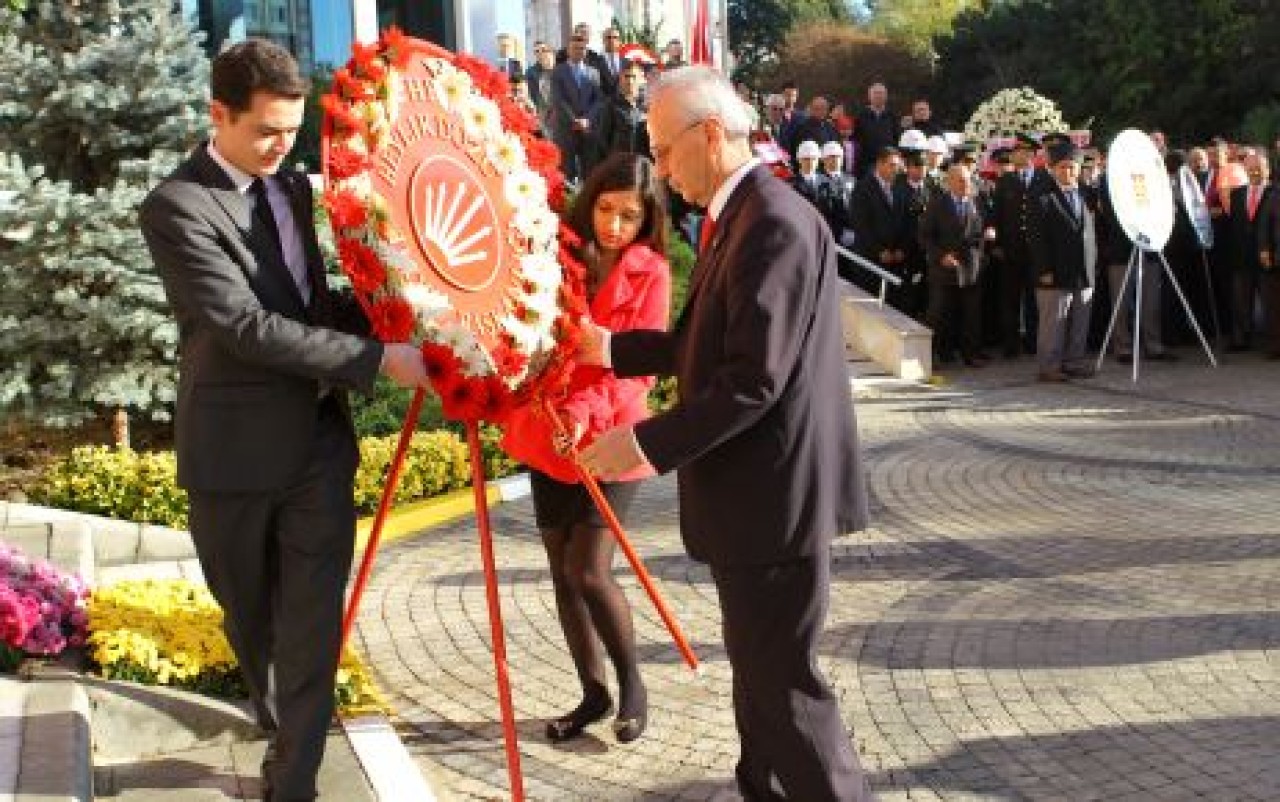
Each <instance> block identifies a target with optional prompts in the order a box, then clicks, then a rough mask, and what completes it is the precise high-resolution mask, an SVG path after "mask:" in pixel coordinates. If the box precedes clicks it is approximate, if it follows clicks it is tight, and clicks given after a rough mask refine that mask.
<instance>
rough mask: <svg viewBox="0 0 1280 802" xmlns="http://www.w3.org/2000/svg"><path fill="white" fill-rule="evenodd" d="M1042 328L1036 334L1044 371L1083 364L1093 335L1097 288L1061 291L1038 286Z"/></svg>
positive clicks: (1037, 347) (1041, 367)
mask: <svg viewBox="0 0 1280 802" xmlns="http://www.w3.org/2000/svg"><path fill="white" fill-rule="evenodd" d="M1036 306H1037V307H1038V308H1039V310H1040V327H1039V329H1038V331H1037V334H1036V362H1037V363H1038V364H1039V366H1040V370H1042V371H1049V370H1061V369H1062V368H1063V367H1064V366H1083V363H1084V361H1085V348H1086V345H1087V340H1088V338H1089V314H1090V312H1091V311H1092V309H1093V288H1092V287H1086V288H1085V289H1082V290H1057V289H1044V288H1041V287H1037V288H1036Z"/></svg>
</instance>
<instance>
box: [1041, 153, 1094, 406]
mask: <svg viewBox="0 0 1280 802" xmlns="http://www.w3.org/2000/svg"><path fill="white" fill-rule="evenodd" d="M1081 158H1082V154H1081V153H1080V149H1079V148H1077V147H1076V146H1075V145H1073V144H1071V143H1070V142H1066V143H1063V144H1058V145H1054V146H1053V147H1052V148H1050V149H1049V163H1050V168H1051V169H1052V171H1053V177H1054V179H1055V180H1054V183H1053V186H1052V188H1050V189H1049V190H1048V191H1046V192H1044V193H1042V194H1041V195H1040V196H1039V197H1037V198H1036V199H1035V202H1034V203H1033V205H1032V208H1031V218H1030V241H1031V262H1032V265H1033V269H1034V271H1035V287H1036V306H1037V307H1038V308H1039V311H1040V328H1039V332H1038V334H1037V335H1036V349H1037V350H1036V360H1037V362H1038V363H1039V373H1038V374H1037V378H1038V379H1039V380H1040V381H1044V382H1060V381H1065V380H1066V378H1067V377H1069V376H1070V377H1077V378H1084V377H1087V376H1091V375H1092V374H1093V368H1092V367H1090V366H1089V365H1088V364H1086V362H1085V358H1086V354H1085V348H1086V341H1087V338H1088V336H1089V315H1090V314H1091V312H1092V309H1093V289H1094V282H1095V277H1096V273H1097V263H1098V242H1097V234H1096V227H1095V216H1096V215H1097V212H1098V204H1097V196H1096V195H1095V194H1094V193H1093V191H1092V190H1090V189H1089V188H1087V187H1082V186H1080V183H1079V179H1080V161H1081Z"/></svg>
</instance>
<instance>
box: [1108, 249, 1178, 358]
mask: <svg viewBox="0 0 1280 802" xmlns="http://www.w3.org/2000/svg"><path fill="white" fill-rule="evenodd" d="M1138 258H1139V259H1142V260H1143V264H1142V286H1141V287H1140V288H1139V289H1140V291H1141V292H1142V320H1141V323H1142V326H1141V329H1142V349H1143V351H1144V352H1145V353H1147V354H1161V353H1164V338H1163V337H1162V335H1161V333H1160V318H1161V307H1160V288H1161V287H1162V286H1163V285H1164V277H1163V272H1164V267H1163V266H1162V265H1161V264H1160V260H1158V259H1148V258H1147V255H1146V254H1145V253H1142V254H1139V256H1138ZM1127 268H1128V265H1127V264H1123V265H1120V264H1115V265H1107V283H1108V284H1110V286H1111V308H1112V309H1115V308H1117V307H1119V309H1120V314H1119V315H1118V316H1117V317H1116V327H1115V330H1114V331H1112V333H1111V343H1112V347H1111V350H1112V353H1115V354H1120V355H1122V356H1128V355H1129V354H1132V353H1133V330H1132V328H1133V307H1132V306H1131V305H1130V302H1131V301H1133V300H1134V296H1133V288H1134V286H1135V285H1137V283H1138V266H1137V265H1134V266H1133V273H1131V274H1130V275H1129V286H1128V287H1126V288H1125V293H1124V298H1123V299H1122V298H1121V297H1120V284H1121V282H1123V281H1124V272H1125V270H1126V269H1127Z"/></svg>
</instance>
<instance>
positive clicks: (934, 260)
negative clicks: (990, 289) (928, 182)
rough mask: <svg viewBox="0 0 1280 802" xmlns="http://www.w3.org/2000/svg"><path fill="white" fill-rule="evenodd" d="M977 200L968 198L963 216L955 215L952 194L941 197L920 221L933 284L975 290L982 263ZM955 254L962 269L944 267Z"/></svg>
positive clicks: (980, 214)
mask: <svg viewBox="0 0 1280 802" xmlns="http://www.w3.org/2000/svg"><path fill="white" fill-rule="evenodd" d="M978 204H979V201H978V199H977V198H969V202H968V203H967V204H966V208H965V213H964V216H963V217H961V216H959V215H957V214H956V208H955V202H954V200H953V199H952V197H951V193H949V192H946V193H938V194H937V195H934V196H933V198H931V199H930V201H929V205H928V206H927V207H926V208H925V210H924V214H923V215H922V216H921V218H920V225H919V237H920V247H921V248H923V249H924V255H925V262H926V264H928V270H929V273H930V274H931V275H932V276H933V278H931V279H930V281H938V282H940V283H942V284H957V285H960V286H962V287H970V286H973V285H974V284H975V283H976V282H977V280H978V272H979V268H980V266H981V263H982V229H983V218H982V212H981V210H980V208H979V205H978ZM948 253H949V254H952V255H953V256H955V257H956V258H957V259H959V260H960V265H961V266H960V267H959V268H950V267H944V266H943V265H942V259H943V257H944V256H946V255H947V254H948Z"/></svg>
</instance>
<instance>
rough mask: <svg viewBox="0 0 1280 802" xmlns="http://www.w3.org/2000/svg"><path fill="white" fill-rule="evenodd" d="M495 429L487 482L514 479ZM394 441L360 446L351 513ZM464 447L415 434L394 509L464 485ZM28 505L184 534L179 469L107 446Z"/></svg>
mask: <svg viewBox="0 0 1280 802" xmlns="http://www.w3.org/2000/svg"><path fill="white" fill-rule="evenodd" d="M498 437H499V435H498V432H497V430H496V429H492V428H488V427H484V428H482V429H481V437H480V439H481V446H482V449H483V452H484V463H485V476H486V478H488V479H496V478H499V477H501V476H508V475H510V474H512V473H514V472H515V470H516V464H515V463H514V462H513V461H512V460H511V459H510V458H509V457H507V456H506V454H504V453H503V452H502V451H501V450H500V449H499V448H498V445H497V443H498ZM397 439H398V435H388V436H386V437H364V438H361V440H360V456H361V459H360V469H359V470H358V471H357V473H356V482H355V501H356V509H357V510H359V511H360V512H361V513H370V512H373V511H374V510H375V509H377V506H378V499H379V498H380V497H381V494H382V487H383V477H384V476H385V474H386V471H387V466H388V464H389V463H390V462H391V457H392V455H393V454H394V453H395V447H396V441H397ZM470 483H471V472H470V469H469V468H468V464H467V446H466V443H465V442H464V441H463V439H462V438H461V437H459V436H458V435H457V434H455V433H454V432H451V431H445V430H438V431H432V432H418V433H417V434H415V435H414V436H413V442H412V444H411V445H410V448H409V455H408V458H407V459H406V461H405V468H404V472H403V474H402V475H401V480H400V486H399V487H398V488H397V489H396V497H395V498H396V502H397V503H403V502H406V501H416V500H419V499H425V498H430V497H432V496H435V495H439V494H441V493H448V492H450V491H453V490H458V489H461V488H464V487H466V486H468V485H469V484H470ZM31 497H32V500H33V501H35V502H37V503H39V504H45V505H48V506H50V507H58V508H59V509H64V510H71V511H74V512H85V513H90V514H93V515H104V516H106V517H108V518H119V519H122V520H126V521H136V522H138V523H150V524H160V525H163V526H172V527H175V528H177V529H185V528H186V527H187V494H186V491H184V490H183V489H182V488H180V487H178V484H177V464H176V462H175V460H174V457H173V453H172V452H169V451H158V452H139V451H133V450H132V449H127V448H123V449H121V448H112V447H109V446H82V447H79V448H75V449H72V451H71V453H70V454H69V455H67V456H66V457H64V458H62V459H60V460H58V461H56V462H55V463H53V464H52V465H51V466H50V467H49V468H48V469H47V470H46V471H45V473H44V474H43V475H42V476H41V478H40V481H39V482H38V483H37V484H36V486H35V487H34V488H32V491H31Z"/></svg>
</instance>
